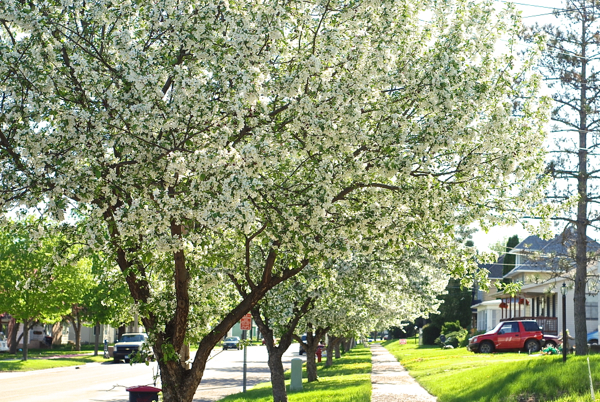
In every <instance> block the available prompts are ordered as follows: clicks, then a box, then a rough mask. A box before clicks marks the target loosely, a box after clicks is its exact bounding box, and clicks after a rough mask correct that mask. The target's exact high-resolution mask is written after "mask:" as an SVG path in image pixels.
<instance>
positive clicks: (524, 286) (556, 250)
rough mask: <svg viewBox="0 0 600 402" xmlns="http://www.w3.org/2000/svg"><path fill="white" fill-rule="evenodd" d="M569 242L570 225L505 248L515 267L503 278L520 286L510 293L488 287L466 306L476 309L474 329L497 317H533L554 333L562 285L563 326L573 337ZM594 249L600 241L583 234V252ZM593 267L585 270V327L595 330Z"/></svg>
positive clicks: (493, 322)
mask: <svg viewBox="0 0 600 402" xmlns="http://www.w3.org/2000/svg"><path fill="white" fill-rule="evenodd" d="M573 245H574V237H573V232H572V231H571V230H570V229H567V230H565V232H563V233H562V234H560V235H557V236H556V237H555V238H554V239H552V240H543V239H541V238H539V237H537V236H529V237H527V238H526V239H525V240H523V241H522V242H520V243H519V244H518V245H517V246H516V247H515V248H514V249H513V250H512V251H511V254H515V256H516V261H515V266H514V268H513V269H512V270H511V271H510V272H509V273H507V274H506V275H504V276H503V278H508V279H511V280H512V281H513V282H518V283H520V284H521V290H520V292H519V293H518V294H516V295H515V296H514V297H511V296H510V295H505V294H503V293H501V292H498V291H493V290H491V291H490V292H489V293H488V295H487V296H486V297H482V298H481V299H480V300H478V302H477V303H476V304H474V305H473V306H472V307H473V308H474V309H476V311H477V319H476V321H477V322H476V328H477V330H482V331H488V330H490V329H492V328H493V327H494V326H495V325H496V324H497V323H498V322H500V321H506V320H510V319H533V320H536V321H537V322H538V323H539V325H540V326H541V327H542V328H543V329H544V332H545V333H547V334H554V335H559V334H560V332H562V328H563V323H562V316H563V315H562V293H561V288H562V287H563V284H565V285H566V286H565V291H566V312H567V314H566V316H567V320H566V327H567V329H568V330H569V333H570V334H571V335H572V336H574V334H575V320H574V313H573V280H572V277H573V274H574V272H573V268H572V264H573V260H572V259H570V258H568V257H567V256H568V252H569V250H571V249H572V247H573ZM598 250H600V244H598V243H597V242H595V241H594V240H592V239H589V238H588V251H591V252H593V251H598ZM501 258H502V257H501ZM492 265H494V264H492ZM496 265H498V266H502V265H503V261H502V260H501V259H499V261H498V262H497V263H496ZM598 267H599V264H598V263H597V262H595V263H594V264H593V265H592V266H590V267H589V270H588V285H587V294H586V318H587V332H591V331H594V330H596V329H598V299H599V298H598ZM496 268H497V267H496ZM488 269H489V268H488ZM490 272H492V271H491V270H490ZM490 277H491V278H492V276H491V275H490Z"/></svg>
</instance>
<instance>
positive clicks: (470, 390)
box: [384, 341, 600, 402]
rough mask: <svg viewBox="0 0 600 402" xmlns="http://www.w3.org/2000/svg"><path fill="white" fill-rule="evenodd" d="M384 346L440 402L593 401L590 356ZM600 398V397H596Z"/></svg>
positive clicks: (599, 368)
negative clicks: (588, 358) (589, 373)
mask: <svg viewBox="0 0 600 402" xmlns="http://www.w3.org/2000/svg"><path fill="white" fill-rule="evenodd" d="M384 346H385V347H386V348H387V349H388V350H389V351H390V352H391V353H392V354H393V355H394V356H396V358H397V359H398V360H399V361H400V362H401V363H402V365H403V366H404V367H405V368H406V369H407V370H408V371H409V373H410V374H411V375H412V376H413V377H414V378H415V379H416V380H417V381H418V382H419V383H420V384H421V385H422V386H423V387H424V388H426V389H427V390H428V391H429V392H430V393H431V394H433V395H435V396H437V397H438V400H439V401H440V402H462V401H470V402H478V401H480V402H484V401H485V402H505V401H515V402H521V401H528V402H539V401H556V402H575V401H578V402H579V401H591V393H590V383H589V376H588V368H587V358H586V357H585V356H581V357H576V356H569V357H568V359H567V363H563V362H562V357H561V356H540V355H532V356H529V355H528V354H527V353H494V354H474V353H471V352H468V351H467V350H466V349H465V348H460V349H440V348H439V347H424V346H421V347H417V346H416V345H412V344H407V345H399V344H398V342H397V341H389V342H385V343H384ZM590 365H591V369H592V378H593V385H594V389H595V390H597V389H599V388H600V356H599V355H590ZM596 398H597V399H598V398H600V393H596Z"/></svg>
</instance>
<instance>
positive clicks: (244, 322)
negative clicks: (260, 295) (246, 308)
mask: <svg viewBox="0 0 600 402" xmlns="http://www.w3.org/2000/svg"><path fill="white" fill-rule="evenodd" d="M240 329H241V330H242V340H244V341H245V340H246V331H248V330H251V329H252V314H250V313H248V314H246V315H245V316H243V317H242V319H241V321H240ZM247 353H248V351H247V350H246V342H244V375H243V385H242V392H246V367H247V366H246V362H247V356H248V354H247Z"/></svg>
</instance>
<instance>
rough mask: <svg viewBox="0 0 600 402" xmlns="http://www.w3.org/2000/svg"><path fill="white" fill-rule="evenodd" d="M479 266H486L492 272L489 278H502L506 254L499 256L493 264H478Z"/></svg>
mask: <svg viewBox="0 0 600 402" xmlns="http://www.w3.org/2000/svg"><path fill="white" fill-rule="evenodd" d="M478 265H479V268H485V269H487V270H488V271H490V273H489V274H488V278H490V279H502V270H503V269H504V254H502V255H501V256H500V257H498V261H496V262H495V263H493V264H478Z"/></svg>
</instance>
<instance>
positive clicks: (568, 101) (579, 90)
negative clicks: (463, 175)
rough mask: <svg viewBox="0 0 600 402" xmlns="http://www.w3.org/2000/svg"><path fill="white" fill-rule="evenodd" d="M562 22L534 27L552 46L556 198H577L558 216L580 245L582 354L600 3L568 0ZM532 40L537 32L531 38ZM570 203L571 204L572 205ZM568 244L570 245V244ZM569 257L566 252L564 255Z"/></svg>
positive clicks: (598, 99) (574, 261)
mask: <svg viewBox="0 0 600 402" xmlns="http://www.w3.org/2000/svg"><path fill="white" fill-rule="evenodd" d="M555 16H556V18H557V24H556V25H546V26H543V27H538V26H536V27H534V28H532V30H531V32H530V33H544V34H546V35H547V49H546V52H545V54H544V57H543V59H542V61H541V72H542V74H543V75H544V77H545V80H546V82H547V84H548V87H549V88H550V89H551V91H552V97H553V99H554V109H553V111H552V120H553V122H554V123H555V124H554V126H553V137H554V140H555V141H554V146H552V147H551V150H550V154H551V156H552V160H551V162H550V164H549V167H548V173H549V174H551V175H552V177H553V179H554V180H553V183H554V184H553V186H552V188H551V189H550V191H549V192H548V199H549V200H550V201H551V202H555V203H561V204H563V205H564V203H565V202H566V201H567V200H569V199H571V200H573V199H574V200H576V201H574V202H573V203H572V205H571V208H569V209H568V210H566V211H565V212H564V213H563V214H562V215H560V216H557V219H559V220H562V221H564V222H566V225H567V226H570V227H572V228H573V231H572V233H573V234H574V235H573V237H575V238H574V239H569V242H570V244H574V245H573V246H571V247H570V249H569V250H567V251H566V255H565V256H564V257H568V258H569V260H568V262H569V263H568V264H567V265H568V266H569V270H571V269H575V275H574V301H573V302H574V310H575V311H574V317H575V336H576V348H577V354H579V355H582V354H586V353H587V342H586V333H587V327H586V313H585V302H586V282H587V270H588V267H592V266H593V264H594V263H595V261H596V258H595V256H594V255H592V254H591V253H589V249H588V237H587V234H588V228H591V227H594V225H596V224H597V223H598V222H599V221H600V215H599V213H598V207H597V203H598V201H599V200H600V199H599V197H600V194H599V193H598V191H597V190H598V187H597V184H595V179H597V178H598V174H599V173H600V170H598V166H600V164H599V163H598V162H600V160H598V152H597V148H598V145H599V143H598V138H599V137H598V129H599V123H600V114H599V113H598V111H599V109H600V86H599V79H598V78H599V77H598V71H597V66H598V57H599V56H600V31H599V28H600V21H599V20H598V17H599V16H600V1H598V0H567V1H566V2H565V7H564V9H558V10H556V11H555ZM529 38H531V36H529ZM567 205H568V204H567ZM565 246H567V245H566V244H565ZM561 257H563V256H561Z"/></svg>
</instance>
